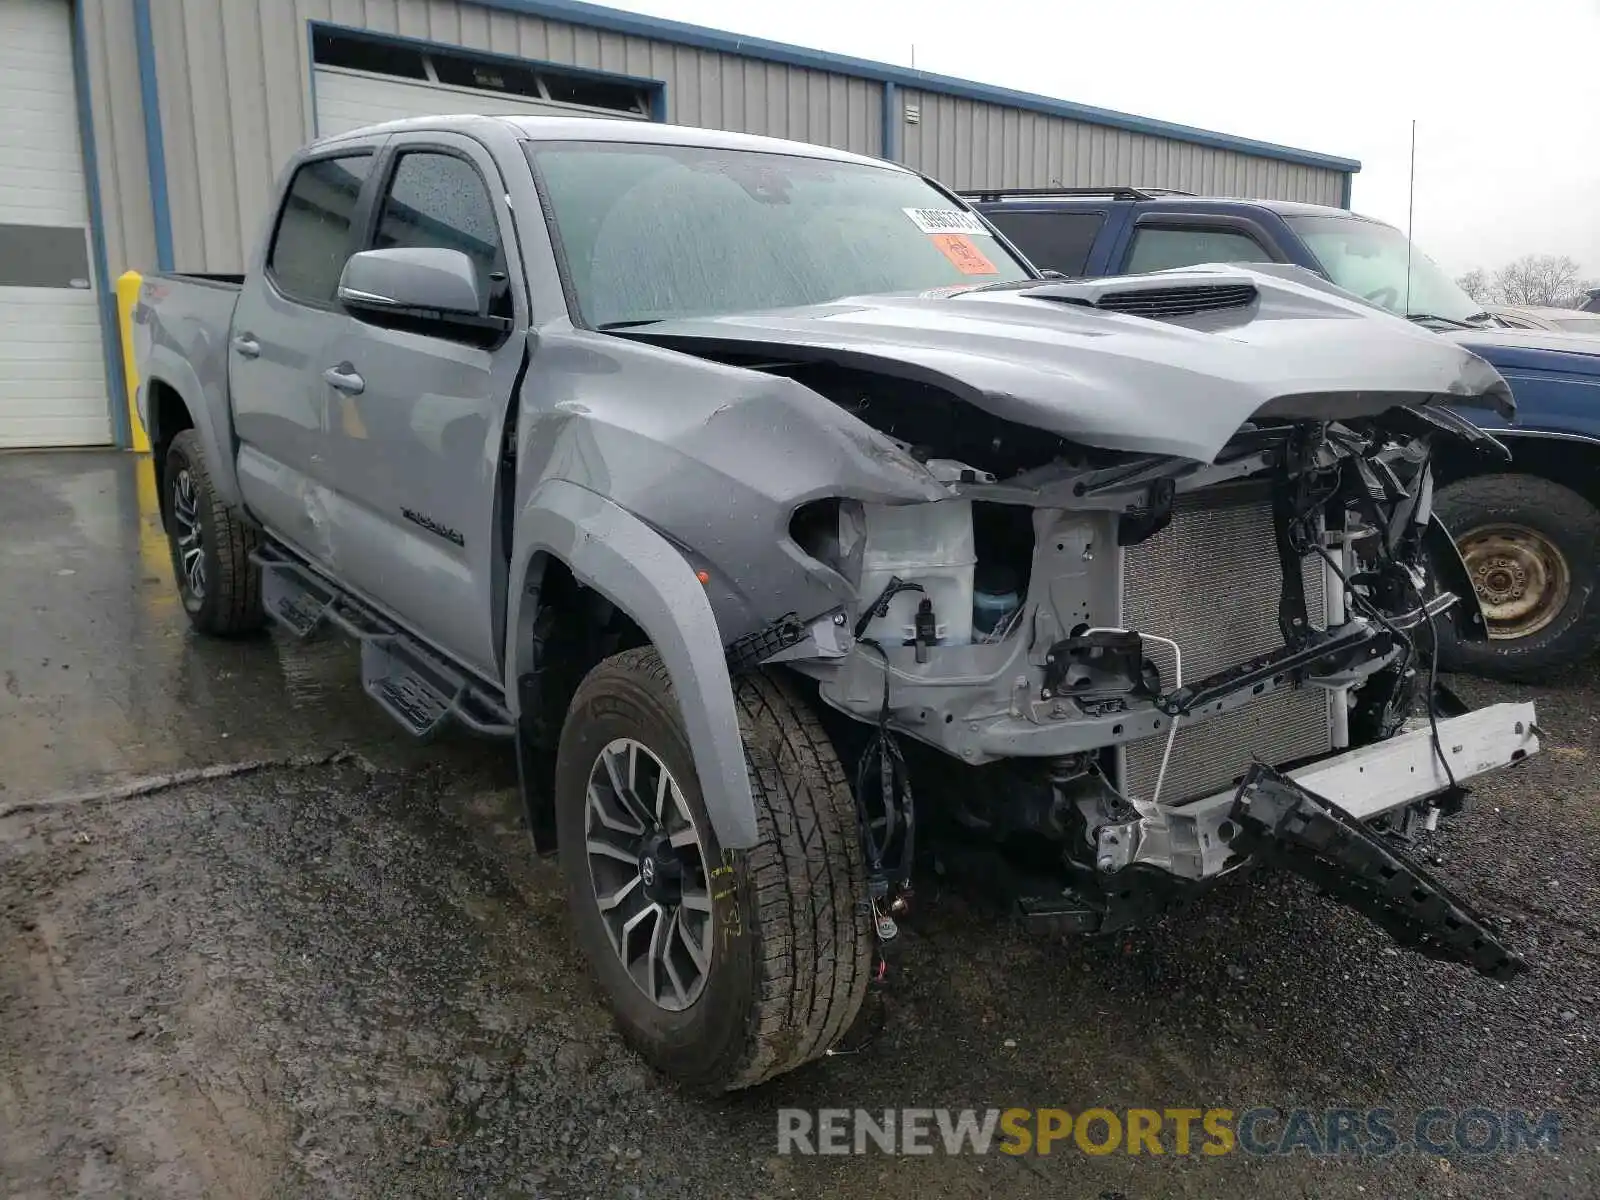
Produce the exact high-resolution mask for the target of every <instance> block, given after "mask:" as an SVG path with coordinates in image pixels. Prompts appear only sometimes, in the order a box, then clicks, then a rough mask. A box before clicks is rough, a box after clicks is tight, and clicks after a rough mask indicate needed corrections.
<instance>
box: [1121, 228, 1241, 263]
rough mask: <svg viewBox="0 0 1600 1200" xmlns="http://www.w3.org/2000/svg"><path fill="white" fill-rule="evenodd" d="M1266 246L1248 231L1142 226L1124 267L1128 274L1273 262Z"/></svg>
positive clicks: (1135, 237)
mask: <svg viewBox="0 0 1600 1200" xmlns="http://www.w3.org/2000/svg"><path fill="white" fill-rule="evenodd" d="M1272 261H1273V258H1272V255H1270V254H1268V253H1267V251H1266V248H1265V247H1264V246H1262V245H1261V243H1260V242H1258V241H1256V240H1255V238H1253V237H1251V236H1250V235H1249V234H1247V233H1236V232H1234V231H1232V230H1228V229H1197V228H1190V229H1162V228H1160V227H1159V226H1154V225H1141V226H1140V227H1139V228H1138V229H1137V230H1136V231H1135V232H1134V235H1133V249H1131V250H1130V251H1129V252H1128V264H1127V266H1126V267H1124V268H1123V269H1124V270H1125V271H1127V272H1128V273H1129V274H1130V275H1137V274H1140V273H1142V272H1144V271H1165V270H1167V269H1168V268H1169V267H1192V266H1195V265H1197V264H1199V263H1237V262H1272Z"/></svg>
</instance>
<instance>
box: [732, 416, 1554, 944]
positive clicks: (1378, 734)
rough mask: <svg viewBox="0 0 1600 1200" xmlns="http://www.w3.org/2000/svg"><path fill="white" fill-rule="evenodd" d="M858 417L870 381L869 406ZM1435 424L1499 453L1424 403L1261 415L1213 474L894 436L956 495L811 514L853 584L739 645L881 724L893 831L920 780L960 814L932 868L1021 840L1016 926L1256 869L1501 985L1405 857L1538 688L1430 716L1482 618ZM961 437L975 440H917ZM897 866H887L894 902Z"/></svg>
mask: <svg viewBox="0 0 1600 1200" xmlns="http://www.w3.org/2000/svg"><path fill="white" fill-rule="evenodd" d="M876 406H877V408H878V410H879V412H880V413H881V412H882V411H884V410H890V411H893V410H895V406H894V404H893V402H891V401H885V400H884V399H882V398H881V397H879V398H878V400H877V405H876ZM873 407H874V405H873V403H871V402H865V401H861V400H860V399H859V397H858V400H857V409H856V410H857V412H858V414H859V415H862V416H863V418H864V419H868V420H871V419H872V413H871V411H870V410H871V409H872V408H873ZM975 425H976V427H978V428H981V429H982V430H983V432H984V433H985V434H986V435H987V434H990V433H992V432H993V429H992V427H991V426H987V425H983V424H982V423H981V422H980V423H975ZM1441 439H1452V440H1457V441H1463V442H1466V443H1469V444H1471V445H1474V446H1476V447H1477V448H1478V449H1479V450H1480V451H1482V452H1485V453H1490V454H1500V453H1503V450H1502V448H1501V447H1500V446H1499V445H1498V443H1496V442H1494V441H1493V440H1492V439H1490V438H1488V437H1487V435H1484V434H1482V433H1481V432H1480V431H1478V430H1477V429H1476V427H1475V426H1472V425H1471V424H1469V423H1468V422H1466V421H1463V420H1461V419H1460V418H1458V417H1455V416H1454V414H1452V413H1450V412H1449V411H1448V410H1444V409H1438V408H1434V407H1431V406H1428V405H1423V404H1411V405H1404V404H1402V405H1396V406H1393V407H1390V408H1387V409H1382V410H1380V411H1377V412H1375V413H1369V414H1364V415H1360V416H1356V417H1350V418H1343V419H1337V418H1333V417H1326V418H1318V417H1311V418H1308V417H1304V416H1274V415H1273V413H1272V412H1271V410H1270V408H1268V409H1266V410H1263V411H1262V412H1261V413H1258V414H1257V416H1256V417H1255V419H1253V420H1251V421H1250V422H1248V423H1246V425H1245V426H1244V427H1243V428H1242V429H1240V430H1239V431H1238V432H1237V433H1236V434H1235V436H1234V437H1233V438H1231V439H1230V440H1229V441H1228V442H1227V443H1226V444H1225V445H1224V446H1223V447H1222V449H1221V450H1220V451H1219V452H1218V453H1217V455H1216V456H1215V459H1214V461H1211V462H1205V463H1202V462H1197V461H1195V460H1193V459H1189V458H1181V457H1174V456H1167V455H1160V454H1136V453H1130V452H1120V453H1118V452H1110V453H1107V452H1103V451H1096V450H1093V449H1090V448H1084V447H1074V446H1072V445H1070V443H1066V442H1061V443H1051V444H1050V449H1051V453H1052V455H1053V457H1052V458H1051V460H1050V461H1049V462H1047V463H1044V464H1040V465H1032V466H1028V465H1022V464H1021V463H1019V462H1018V461H1017V459H1016V457H1015V456H1013V458H1012V459H1010V460H1008V461H1002V460H1004V459H1005V450H1004V449H1003V448H1002V445H1001V439H1000V438H998V437H993V438H991V439H990V441H989V443H988V444H989V445H990V446H991V447H992V448H993V449H994V450H995V454H994V455H992V456H991V457H990V458H989V459H988V460H987V464H989V465H994V464H997V463H998V464H999V465H1001V466H1002V469H1003V470H1005V469H1009V471H1010V473H1009V474H1008V475H1006V476H1005V477H1003V478H999V477H997V472H995V471H993V470H991V469H989V465H980V464H982V463H983V460H981V459H980V458H979V456H978V455H977V454H972V450H973V445H972V443H973V439H972V438H971V437H968V438H967V439H965V442H964V443H962V444H959V445H953V444H952V443H951V442H950V441H949V440H945V441H944V442H943V443H942V445H939V446H937V447H932V448H930V447H926V446H923V447H919V446H917V445H915V444H914V443H910V442H909V441H907V442H904V443H903V445H904V447H905V448H906V449H908V450H909V451H911V452H912V453H913V454H914V455H916V456H917V457H919V458H920V459H921V460H922V461H923V464H924V466H925V468H926V469H927V471H928V472H929V474H931V475H932V476H933V477H934V478H936V479H937V480H939V481H940V482H941V483H942V484H943V485H944V487H945V489H946V492H947V498H944V499H940V500H936V501H930V502H926V503H913V504H875V503H867V502H861V501H856V500H851V499H837V500H823V501H813V502H811V503H809V504H807V505H804V506H802V507H801V508H800V509H799V510H798V511H797V512H796V513H795V516H794V520H793V521H792V523H791V534H792V536H793V538H794V539H795V541H796V543H797V544H798V545H799V546H800V547H801V548H802V549H803V550H804V551H805V553H807V554H808V555H810V556H812V557H813V558H814V559H815V560H816V561H817V562H818V563H819V564H820V565H821V566H822V567H823V568H824V569H826V570H827V571H830V572H837V573H838V574H839V575H840V576H842V577H843V578H844V579H846V580H847V581H848V582H849V584H850V586H851V589H852V590H853V591H854V594H855V596H856V597H857V603H856V604H854V605H846V606H844V607H842V608H839V609H834V610H832V611H829V612H826V613H822V614H817V615H816V616H815V617H813V618H811V619H807V620H802V619H799V618H797V617H795V616H793V615H791V616H790V617H788V618H786V619H785V620H784V621H781V622H777V623H774V625H772V626H770V627H769V628H767V629H765V630H762V631H760V632H759V633H758V634H756V635H753V636H752V637H751V638H747V639H743V640H742V641H741V643H739V644H736V645H735V646H734V647H732V648H730V660H731V661H732V663H733V665H734V667H735V668H736V669H738V668H740V667H748V666H753V665H755V664H756V663H759V662H769V663H777V662H784V663H788V664H789V665H790V666H792V667H793V668H795V669H797V670H799V671H801V672H803V673H805V674H808V675H810V676H812V677H813V678H814V679H815V680H816V681H817V683H818V686H819V689H820V694H821V696H822V698H823V699H824V700H825V701H826V702H827V703H828V704H830V705H831V706H833V707H834V708H836V709H838V710H840V711H842V712H844V713H846V714H849V715H850V716H852V717H854V718H856V719H857V720H858V721H859V722H861V723H862V724H863V725H864V726H866V727H869V728H871V729H873V730H875V732H873V733H872V735H871V738H872V740H871V743H870V744H869V745H866V746H863V747H862V748H861V749H862V752H863V755H864V757H865V758H866V759H867V760H868V761H867V763H866V769H865V770H864V771H863V774H862V776H861V778H860V779H858V791H860V792H862V793H863V794H864V802H865V803H867V804H868V807H869V808H870V810H871V811H872V812H873V813H875V814H877V816H876V818H875V819H876V820H877V821H878V822H879V823H880V825H881V826H886V827H888V828H890V829H892V828H895V827H897V826H898V827H900V828H909V821H910V818H911V816H912V813H911V812H910V807H911V806H910V801H909V791H908V790H907V792H906V794H904V795H902V794H900V790H899V789H900V787H901V785H902V784H905V785H907V789H908V788H909V785H910V784H911V783H914V784H915V787H916V790H917V797H918V803H919V806H920V808H921V811H922V814H923V816H924V818H925V819H928V820H933V821H935V822H939V823H942V824H944V825H945V826H947V827H950V828H953V829H954V831H955V832H956V833H957V834H958V835H959V836H958V837H957V838H955V839H953V841H954V844H955V845H956V846H957V847H959V848H958V849H955V850H954V851H953V852H952V853H951V855H949V857H953V858H955V859H961V858H963V857H968V858H972V859H975V860H976V859H984V858H989V859H994V858H995V856H996V855H1007V856H1011V857H1009V858H1008V859H1007V863H1006V865H1005V866H1004V868H1003V869H1000V870H998V871H997V870H995V869H994V868H993V865H992V863H991V864H990V865H989V866H988V867H986V868H985V873H986V874H990V875H1003V876H1004V877H1005V879H1006V882H1007V884H1008V885H1009V890H1010V892H1011V893H1012V894H1013V895H1014V897H1015V899H1016V901H1017V903H1018V905H1019V906H1020V908H1021V909H1022V911H1023V912H1024V913H1026V914H1028V915H1030V916H1033V917H1040V918H1049V919H1051V921H1052V922H1053V923H1055V924H1058V925H1061V926H1064V927H1067V928H1070V929H1074V930H1079V931H1083V932H1103V931H1108V930H1112V929H1115V928H1119V927H1123V926H1126V925H1128V924H1131V923H1133V922H1135V921H1138V920H1140V919H1142V918H1144V917H1147V916H1150V915H1152V914H1154V913H1158V912H1160V911H1162V910H1163V909H1164V908H1166V907H1167V906H1169V905H1171V904H1172V903H1175V902H1180V901H1182V900H1185V899H1187V898H1188V897H1190V896H1191V895H1193V894H1194V893H1196V892H1197V891H1199V890H1201V889H1203V888H1204V887H1205V886H1206V885H1208V884H1209V883H1211V882H1212V881H1214V880H1215V879H1217V878H1219V877H1221V876H1223V875H1225V874H1227V873H1229V872H1231V871H1233V870H1235V869H1237V868H1238V867H1240V866H1241V865H1243V864H1245V863H1246V862H1248V861H1251V860H1253V859H1261V858H1270V859H1273V860H1275V861H1278V862H1281V863H1284V864H1286V865H1289V866H1291V867H1294V868H1295V869H1299V870H1301V871H1302V873H1305V874H1307V875H1309V876H1311V877H1312V878H1313V879H1315V880H1316V881H1317V882H1318V883H1319V885H1321V886H1323V887H1324V888H1325V889H1327V890H1329V891H1330V892H1331V893H1332V894H1335V895H1337V896H1340V897H1341V898H1343V899H1345V900H1346V901H1347V902H1350V903H1353V904H1355V905H1356V906H1357V907H1359V908H1361V909H1362V911H1364V912H1367V913H1369V915H1372V916H1374V918H1375V919H1377V920H1379V921H1380V923H1382V924H1384V926H1385V928H1389V929H1390V930H1391V932H1395V933H1396V936H1397V937H1399V938H1400V939H1401V940H1402V941H1407V942H1408V943H1412V944H1416V945H1418V946H1420V947H1425V948H1426V949H1427V950H1428V951H1429V952H1430V953H1436V954H1438V955H1440V956H1445V957H1454V958H1456V959H1458V960H1459V961H1463V962H1468V963H1471V964H1472V965H1475V966H1477V967H1478V968H1479V969H1481V970H1484V971H1486V972H1488V973H1491V974H1497V975H1503V974H1505V973H1508V972H1511V971H1514V970H1515V969H1517V963H1518V961H1519V960H1516V959H1515V957H1514V956H1513V955H1510V954H1509V952H1506V951H1504V950H1503V948H1500V947H1499V946H1498V944H1496V943H1494V941H1493V936H1492V934H1491V933H1490V931H1489V930H1488V929H1487V927H1486V926H1485V925H1484V924H1483V922H1482V921H1481V919H1479V918H1477V917H1476V916H1475V915H1473V914H1471V913H1470V910H1469V909H1468V908H1467V907H1466V906H1465V905H1464V904H1463V903H1462V902H1461V901H1459V900H1457V899H1455V898H1454V897H1451V896H1449V894H1448V893H1447V892H1445V891H1444V889H1443V888H1442V887H1441V886H1440V885H1437V884H1436V883H1434V882H1433V881H1431V880H1429V881H1428V882H1427V884H1426V885H1423V884H1421V883H1418V882H1417V880H1418V879H1419V878H1422V875H1421V869H1420V867H1417V866H1416V864H1414V863H1411V862H1410V861H1409V860H1408V859H1407V858H1406V857H1405V854H1404V852H1403V850H1402V849H1401V847H1400V843H1401V842H1403V841H1404V840H1405V839H1406V838H1407V837H1408V836H1409V835H1410V834H1411V833H1413V832H1415V831H1416V830H1418V829H1422V828H1426V829H1431V828H1433V827H1434V825H1435V824H1436V822H1437V819H1438V817H1439V815H1440V813H1441V812H1447V811H1451V810H1453V809H1454V808H1457V807H1459V805H1460V803H1461V800H1462V798H1463V796H1464V794H1465V792H1464V785H1465V784H1466V783H1467V782H1468V781H1469V780H1471V779H1473V778H1474V777H1476V776H1478V775H1481V774H1483V773H1484V772H1487V771H1492V770H1495V769H1498V768H1501V767H1504V766H1507V765H1509V764H1511V763H1514V762H1516V761H1518V760H1519V759H1521V758H1523V757H1525V756H1526V755H1528V754H1530V753H1532V752H1534V751H1535V750H1536V749H1537V748H1538V740H1537V736H1536V727H1535V723H1534V720H1535V718H1534V712H1533V709H1532V706H1531V705H1527V704H1498V705H1494V706H1491V707H1489V708H1486V709H1483V710H1480V711H1478V712H1473V713H1459V712H1458V713H1456V714H1455V715H1450V714H1448V713H1445V714H1440V713H1439V712H1438V709H1437V707H1436V706H1437V704H1438V703H1439V700H1438V696H1437V695H1436V691H1438V690H1439V689H1437V688H1436V680H1435V678H1434V669H1435V666H1436V662H1435V658H1434V645H1433V625H1434V622H1436V621H1453V622H1455V623H1456V626H1457V629H1458V631H1459V633H1460V635H1461V636H1462V637H1465V638H1481V637H1483V636H1485V633H1484V625H1483V618H1482V614H1481V612H1480V611H1479V609H1478V605H1477V601H1476V599H1475V598H1474V595H1473V591H1472V589H1471V587H1470V585H1469V582H1468V580H1467V577H1466V573H1465V570H1464V568H1463V567H1462V565H1461V562H1460V559H1459V558H1458V557H1457V556H1456V553H1455V549H1454V546H1453V543H1452V541H1451V539H1450V537H1449V535H1448V533H1447V532H1446V531H1445V530H1444V528H1443V527H1442V526H1441V525H1440V523H1439V521H1438V518H1437V517H1436V516H1435V515H1434V513H1433V511H1432V494H1433V479H1432V472H1431V468H1430V458H1431V454H1432V450H1433V447H1434V445H1435V444H1436V443H1437V442H1438V441H1439V440H1441ZM1036 440H1037V441H1038V442H1046V441H1047V439H1044V438H1037V439H1036ZM948 448H953V449H958V450H961V451H964V452H967V453H969V454H972V461H967V460H963V459H956V458H941V457H937V456H936V455H935V453H933V452H932V451H933V450H935V449H948ZM1419 711H1421V712H1422V713H1424V714H1425V715H1423V716H1420V717H1419V716H1416V715H1414V714H1416V713H1417V712H1419ZM896 735H901V736H903V737H904V739H905V742H904V749H903V751H902V749H901V747H900V745H899V744H898V743H896V742H895V740H894V739H895V737H896ZM890 750H892V751H893V762H892V763H891V762H890V757H889V753H890ZM949 759H954V760H956V761H957V762H959V763H961V764H964V765H965V767H966V768H967V769H959V768H957V769H951V766H950V763H949ZM880 765H881V766H882V767H883V770H882V771H881V772H880V771H879V770H878V767H879V766H880ZM891 765H892V767H893V770H892V771H891V770H890V769H889V768H890V766H891ZM1279 771H1282V772H1285V773H1284V774H1279V773H1278V772H1279ZM1269 796H1272V797H1278V798H1280V799H1282V798H1285V797H1288V798H1292V799H1293V801H1294V803H1295V804H1298V805H1300V806H1301V807H1302V809H1304V810H1306V811H1309V810H1310V809H1315V811H1316V813H1317V814H1319V815H1318V818H1317V819H1318V820H1319V821H1323V822H1325V823H1332V824H1333V825H1338V826H1339V827H1340V828H1341V829H1342V830H1343V831H1344V832H1343V835H1342V836H1344V837H1345V838H1346V840H1347V841H1350V842H1351V843H1352V844H1358V850H1359V851H1360V852H1359V853H1350V854H1344V855H1337V854H1335V855H1333V856H1331V857H1325V858H1318V857H1317V856H1316V855H1315V854H1313V853H1310V852H1308V851H1307V850H1306V847H1305V846H1304V845H1301V844H1298V843H1295V842H1294V839H1293V838H1292V837H1291V836H1290V832H1289V831H1290V829H1291V828H1292V829H1294V830H1301V829H1302V828H1303V827H1304V825H1305V823H1306V822H1305V820H1304V819H1303V818H1304V816H1305V813H1304V811H1302V812H1300V813H1299V815H1298V816H1297V817H1296V818H1295V820H1293V821H1291V820H1289V818H1288V817H1285V816H1283V814H1282V813H1279V814H1278V818H1279V819H1272V818H1268V817H1265V816H1263V815H1262V813H1263V808H1264V806H1266V805H1267V800H1266V799H1265V798H1266V797H1269ZM1290 807H1292V805H1291V806H1290ZM1330 827H1331V826H1330ZM1352 831H1358V832H1352ZM1041 847H1049V849H1048V851H1046V852H1041ZM1019 848H1022V849H1023V852H1022V853H1021V854H1020V856H1016V855H1013V852H1014V851H1017V850H1018V849H1019ZM878 849H879V850H880V851H881V850H882V847H879V848H878ZM1380 850H1381V852H1380ZM889 857H890V859H891V860H892V859H893V855H892V854H891V855H890V856H889ZM879 858H880V860H881V859H882V858H883V855H882V853H880V854H879ZM1358 864H1365V866H1364V867H1362V866H1359V865H1358ZM1396 864H1400V865H1398V866H1397V865H1396ZM1367 868H1370V870H1367V873H1366V874H1363V870H1366V869H1367ZM898 869H899V868H897V867H895V866H894V865H893V864H892V863H891V865H890V866H889V867H884V866H883V865H882V862H881V861H880V862H879V864H878V869H877V876H878V889H877V890H878V895H879V898H881V899H883V903H884V904H885V905H887V903H888V898H889V894H890V893H892V892H893V890H894V887H895V884H896V881H897V878H898V877H897V875H896V872H897V870H898ZM901 874H903V872H901ZM1424 892H1425V893H1426V895H1427V896H1428V897H1432V898H1434V899H1433V900H1429V901H1428V902H1423V901H1422V900H1420V899H1414V900H1411V901H1406V899H1405V898H1406V896H1417V897H1420V896H1422V895H1423V894H1424ZM1391 893H1392V894H1393V895H1394V896H1399V898H1400V901H1402V903H1400V905H1399V907H1398V908H1395V907H1394V906H1392V905H1390V904H1388V902H1387V901H1385V900H1384V899H1383V897H1385V896H1389V895H1390V894H1391ZM1372 896H1377V897H1379V899H1378V900H1371V899H1370V898H1371V897H1372ZM1363 898H1365V899H1363ZM1392 898H1393V897H1392V896H1391V899H1392ZM1435 900H1436V901H1437V902H1434V901H1435ZM887 911H888V909H887V907H885V908H884V909H882V911H881V912H880V916H881V915H882V914H883V913H885V912H887ZM890 924H891V927H892V922H891V923H890ZM1463 928H1467V929H1469V930H1470V936H1466V935H1460V933H1459V931H1460V930H1461V929H1463ZM1486 946H1487V947H1489V948H1488V949H1485V947H1486ZM1463 947H1465V948H1463Z"/></svg>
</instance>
